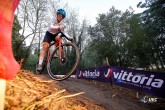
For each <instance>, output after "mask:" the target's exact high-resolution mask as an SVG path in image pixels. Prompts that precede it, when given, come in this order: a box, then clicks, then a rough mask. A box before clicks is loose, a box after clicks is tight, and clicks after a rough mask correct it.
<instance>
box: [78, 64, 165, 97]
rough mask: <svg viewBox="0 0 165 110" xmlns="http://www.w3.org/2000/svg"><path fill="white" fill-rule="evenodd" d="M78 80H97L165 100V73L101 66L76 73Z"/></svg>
mask: <svg viewBox="0 0 165 110" xmlns="http://www.w3.org/2000/svg"><path fill="white" fill-rule="evenodd" d="M76 77H77V78H78V79H80V78H83V79H90V80H97V81H101V82H106V83H112V84H115V85H118V86H122V87H126V88H129V89H133V90H136V91H139V92H143V93H146V94H151V95H155V96H158V97H162V98H165V83H164V81H165V73H157V72H149V71H142V70H134V69H129V68H120V67H112V66H100V67H95V68H89V69H83V70H77V71H76Z"/></svg>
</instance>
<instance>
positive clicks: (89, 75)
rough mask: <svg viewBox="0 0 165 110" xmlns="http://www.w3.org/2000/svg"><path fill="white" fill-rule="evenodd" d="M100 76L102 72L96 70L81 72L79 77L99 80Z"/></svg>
mask: <svg viewBox="0 0 165 110" xmlns="http://www.w3.org/2000/svg"><path fill="white" fill-rule="evenodd" d="M99 76H100V71H97V70H94V71H89V70H88V71H87V70H86V71H84V72H82V71H80V72H79V75H78V77H86V78H97V77H99Z"/></svg>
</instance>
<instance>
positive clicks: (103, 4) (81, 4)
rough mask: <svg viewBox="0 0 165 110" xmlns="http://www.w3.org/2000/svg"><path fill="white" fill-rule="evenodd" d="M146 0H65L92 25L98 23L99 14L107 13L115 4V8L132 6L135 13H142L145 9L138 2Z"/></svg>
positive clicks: (121, 8)
mask: <svg viewBox="0 0 165 110" xmlns="http://www.w3.org/2000/svg"><path fill="white" fill-rule="evenodd" d="M140 1H144V0H63V2H64V3H68V6H69V7H71V8H73V9H76V10H78V12H79V17H80V18H82V19H84V18H86V19H87V20H89V21H90V23H91V25H94V24H95V23H96V17H98V14H101V13H106V12H108V11H109V9H110V8H111V7H112V6H114V7H115V9H118V10H121V11H125V10H126V9H129V6H131V7H132V8H133V9H134V10H135V13H140V12H142V11H143V10H144V9H140V8H137V4H138V3H139V2H140Z"/></svg>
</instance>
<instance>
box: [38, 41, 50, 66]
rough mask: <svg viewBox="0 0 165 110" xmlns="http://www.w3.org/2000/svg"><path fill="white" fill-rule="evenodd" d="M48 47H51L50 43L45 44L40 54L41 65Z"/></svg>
mask: <svg viewBox="0 0 165 110" xmlns="http://www.w3.org/2000/svg"><path fill="white" fill-rule="evenodd" d="M48 47H49V43H48V42H43V47H42V50H41V53H40V56H39V64H42V62H43V59H44V57H45V54H46V51H47V49H48Z"/></svg>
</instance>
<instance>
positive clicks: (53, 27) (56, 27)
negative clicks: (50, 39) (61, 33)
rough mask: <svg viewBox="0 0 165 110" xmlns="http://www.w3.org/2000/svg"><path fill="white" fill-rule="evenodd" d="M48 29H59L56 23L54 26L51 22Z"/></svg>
mask: <svg viewBox="0 0 165 110" xmlns="http://www.w3.org/2000/svg"><path fill="white" fill-rule="evenodd" d="M50 29H52V30H57V31H58V30H59V26H57V25H55V26H54V25H53V24H51V25H50Z"/></svg>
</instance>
